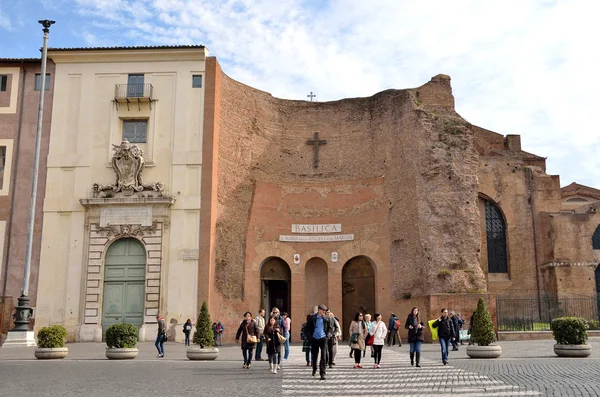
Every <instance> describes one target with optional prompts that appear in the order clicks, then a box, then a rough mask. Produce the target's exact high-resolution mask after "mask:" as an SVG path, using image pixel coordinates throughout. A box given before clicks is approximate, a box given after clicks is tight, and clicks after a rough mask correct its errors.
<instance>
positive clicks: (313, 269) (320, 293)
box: [302, 258, 329, 319]
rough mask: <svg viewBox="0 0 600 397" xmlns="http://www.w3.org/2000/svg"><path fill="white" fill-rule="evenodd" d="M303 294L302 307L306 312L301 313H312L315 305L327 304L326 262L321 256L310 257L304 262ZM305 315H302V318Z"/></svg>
mask: <svg viewBox="0 0 600 397" xmlns="http://www.w3.org/2000/svg"><path fill="white" fill-rule="evenodd" d="M304 275H305V276H304V277H305V283H304V286H305V287H304V296H305V304H304V308H305V311H306V313H302V314H303V315H305V314H308V313H312V312H313V311H314V308H315V306H318V305H320V304H324V305H325V306H329V303H328V296H329V288H328V287H327V286H328V284H327V283H328V276H327V262H325V260H324V259H322V258H311V259H309V260H308V262H306V267H305V269H304ZM305 317H306V316H303V317H302V319H304V318H305Z"/></svg>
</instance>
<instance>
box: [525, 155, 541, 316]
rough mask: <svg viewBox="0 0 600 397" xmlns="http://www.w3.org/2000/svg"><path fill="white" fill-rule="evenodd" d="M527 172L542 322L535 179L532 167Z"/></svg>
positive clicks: (539, 313)
mask: <svg viewBox="0 0 600 397" xmlns="http://www.w3.org/2000/svg"><path fill="white" fill-rule="evenodd" d="M525 172H526V173H527V185H528V186H527V187H528V190H529V209H530V211H531V228H532V234H533V254H534V260H535V281H536V284H537V296H538V316H539V319H540V321H541V320H542V296H541V291H540V266H539V262H538V247H537V239H536V235H535V231H536V228H535V225H536V222H535V198H534V190H535V189H534V179H533V170H532V169H531V168H530V167H527V168H525Z"/></svg>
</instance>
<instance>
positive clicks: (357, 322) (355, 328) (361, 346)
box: [349, 312, 367, 368]
mask: <svg viewBox="0 0 600 397" xmlns="http://www.w3.org/2000/svg"><path fill="white" fill-rule="evenodd" d="M366 334H367V325H366V324H365V321H364V320H363V315H362V313H360V312H359V313H356V315H355V316H354V321H352V323H350V333H349V335H350V348H351V349H352V351H353V352H354V368H362V365H360V357H361V356H362V351H363V350H365V335H366Z"/></svg>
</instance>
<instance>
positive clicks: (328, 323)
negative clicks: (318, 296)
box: [304, 313, 335, 341]
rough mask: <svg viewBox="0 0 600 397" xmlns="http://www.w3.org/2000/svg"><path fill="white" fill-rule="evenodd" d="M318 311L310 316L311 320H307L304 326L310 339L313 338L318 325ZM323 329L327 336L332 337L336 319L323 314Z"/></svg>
mask: <svg viewBox="0 0 600 397" xmlns="http://www.w3.org/2000/svg"><path fill="white" fill-rule="evenodd" d="M317 315H318V314H317V313H315V314H313V315H312V316H310V320H309V321H307V322H306V325H305V326H304V336H305V337H306V338H308V340H309V341H310V340H312V338H313V334H314V332H315V327H316V325H317ZM323 330H324V331H325V337H326V338H331V337H333V332H334V330H335V321H333V319H332V318H331V317H329V316H328V315H326V314H324V315H323Z"/></svg>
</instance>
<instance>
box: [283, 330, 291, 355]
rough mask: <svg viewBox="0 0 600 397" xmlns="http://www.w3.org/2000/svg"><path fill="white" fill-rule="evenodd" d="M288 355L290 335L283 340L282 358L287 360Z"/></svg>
mask: <svg viewBox="0 0 600 397" xmlns="http://www.w3.org/2000/svg"><path fill="white" fill-rule="evenodd" d="M289 355H290V336H289V335H288V338H287V339H286V340H285V354H284V355H283V358H284V359H285V360H287V359H288V357H289Z"/></svg>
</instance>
